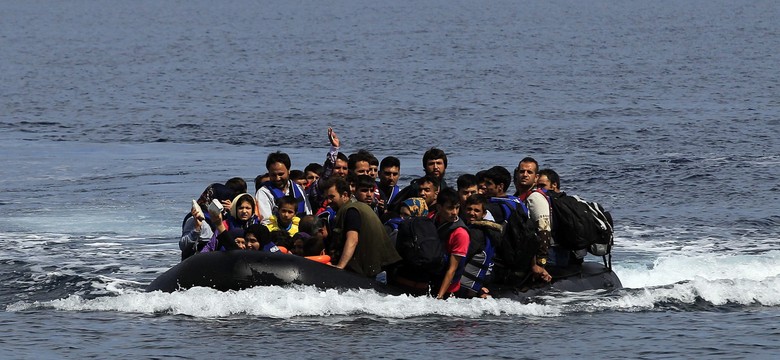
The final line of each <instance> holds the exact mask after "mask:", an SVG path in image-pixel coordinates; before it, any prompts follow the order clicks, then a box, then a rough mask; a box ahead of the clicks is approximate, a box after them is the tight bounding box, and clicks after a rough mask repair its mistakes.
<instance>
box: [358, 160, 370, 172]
mask: <svg viewBox="0 0 780 360" xmlns="http://www.w3.org/2000/svg"><path fill="white" fill-rule="evenodd" d="M369 172H371V165H370V164H369V163H368V161H358V162H356V163H355V175H369Z"/></svg>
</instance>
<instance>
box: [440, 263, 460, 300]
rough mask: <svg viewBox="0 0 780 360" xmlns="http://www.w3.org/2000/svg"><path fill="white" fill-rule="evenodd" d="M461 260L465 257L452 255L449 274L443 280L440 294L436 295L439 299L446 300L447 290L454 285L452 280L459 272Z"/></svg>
mask: <svg viewBox="0 0 780 360" xmlns="http://www.w3.org/2000/svg"><path fill="white" fill-rule="evenodd" d="M461 258H463V257H462V256H457V255H450V262H449V266H448V267H447V272H446V273H445V274H444V279H442V281H441V286H439V292H438V294H436V298H437V299H444V295H446V294H447V289H449V287H450V285H452V284H451V283H452V278H454V277H455V271H457V270H458V265H459V264H460V259H461Z"/></svg>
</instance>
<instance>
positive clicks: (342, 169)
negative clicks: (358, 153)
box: [333, 159, 349, 179]
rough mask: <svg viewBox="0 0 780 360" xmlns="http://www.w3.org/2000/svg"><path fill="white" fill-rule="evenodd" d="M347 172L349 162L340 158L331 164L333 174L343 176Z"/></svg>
mask: <svg viewBox="0 0 780 360" xmlns="http://www.w3.org/2000/svg"><path fill="white" fill-rule="evenodd" d="M348 172H349V164H347V162H346V161H344V160H341V159H336V163H334V164H333V176H335V177H340V178H342V179H343V178H345V177H347V173H348Z"/></svg>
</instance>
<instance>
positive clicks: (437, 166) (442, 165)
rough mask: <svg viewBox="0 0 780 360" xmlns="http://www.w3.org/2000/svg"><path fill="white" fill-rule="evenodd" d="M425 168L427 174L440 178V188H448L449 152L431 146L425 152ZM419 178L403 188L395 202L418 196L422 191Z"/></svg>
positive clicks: (423, 161) (423, 160)
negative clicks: (418, 183) (418, 184)
mask: <svg viewBox="0 0 780 360" xmlns="http://www.w3.org/2000/svg"><path fill="white" fill-rule="evenodd" d="M422 164H423V170H425V175H426V176H427V175H430V176H433V177H435V178H436V179H438V182H439V189H440V190H442V189H446V188H447V187H448V186H447V182H445V181H444V174H445V172H446V170H447V154H445V153H444V151H442V150H441V149H437V148H430V149H428V151H426V152H425V154H423V159H422ZM418 180H419V179H415V180H412V182H411V183H410V184H409V186H407V187H405V188H403V190H401V192H400V193H399V194H398V196H396V198H395V199H394V200H393V204H396V203H400V202H402V201H404V200H406V199H408V198H410V197H414V196H417V194H418V193H419V192H420V191H419V189H418V188H417V181H418Z"/></svg>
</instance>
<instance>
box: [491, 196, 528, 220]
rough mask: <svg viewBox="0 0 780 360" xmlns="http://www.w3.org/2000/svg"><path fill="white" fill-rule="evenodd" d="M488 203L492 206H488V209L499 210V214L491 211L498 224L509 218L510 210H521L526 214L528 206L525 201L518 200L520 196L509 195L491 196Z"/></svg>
mask: <svg viewBox="0 0 780 360" xmlns="http://www.w3.org/2000/svg"><path fill="white" fill-rule="evenodd" d="M488 204H489V205H490V204H492V205H493V206H488V207H489V208H490V209H492V210H495V209H499V210H500V214H497V213H494V212H493V211H491V213H492V214H493V218H494V219H495V220H496V222H497V223H499V224H502V223H504V222H505V221H506V220H507V219H509V215H511V214H512V212H515V211H518V210H522V211H523V212H524V213H525V214H526V215H527V214H528V207H527V206H526V205H525V202H523V201H522V200H520V198H518V197H516V196H511V195H509V196H506V197H491V198H490V199H489V200H488Z"/></svg>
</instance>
